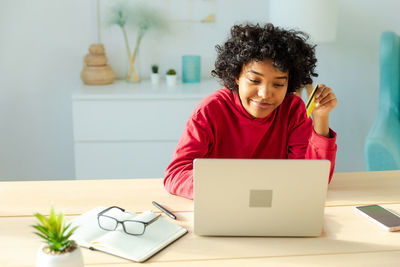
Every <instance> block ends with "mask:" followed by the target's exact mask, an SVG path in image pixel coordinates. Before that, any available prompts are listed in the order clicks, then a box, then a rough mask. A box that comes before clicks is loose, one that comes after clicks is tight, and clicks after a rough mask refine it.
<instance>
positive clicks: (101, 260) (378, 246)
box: [0, 171, 400, 267]
mask: <svg viewBox="0 0 400 267" xmlns="http://www.w3.org/2000/svg"><path fill="white" fill-rule="evenodd" d="M104 196H107V197H104ZM152 200H156V201H158V202H160V203H162V204H164V205H165V206H166V207H168V208H169V209H171V210H172V211H174V212H175V213H176V214H177V216H178V219H179V220H178V221H176V222H177V223H179V224H180V225H182V226H184V227H186V228H187V229H188V230H189V233H188V234H187V235H185V236H184V237H182V238H181V239H179V240H178V241H177V242H175V243H173V244H172V245H170V246H169V247H167V248H166V249H164V250H163V251H161V252H160V253H158V254H156V255H155V256H154V257H153V258H151V259H150V260H149V261H147V263H148V264H150V265H157V266H160V265H162V266H188V265H190V266H204V264H208V265H221V266H225V265H229V266H244V265H246V266H265V265H266V264H268V263H269V264H271V265H273V266H293V264H296V266H301V265H304V266H307V265H317V266H319V265H323V266H338V265H339V264H340V265H345V266H378V265H379V266H396V264H398V263H399V262H400V232H396V233H389V232H385V231H384V230H381V228H380V227H378V226H376V225H375V224H373V223H371V222H370V221H369V220H367V219H366V218H364V217H363V216H361V215H359V214H358V213H356V212H355V210H354V206H357V205H362V204H373V203H379V204H381V205H382V206H384V207H386V208H388V209H391V210H393V211H395V212H397V213H400V171H390V172H368V173H367V172H359V173H336V174H335V175H334V178H333V180H332V183H331V184H330V185H329V189H328V196H327V202H326V209H325V221H324V230H323V234H322V235H321V236H320V237H318V238H269V237H252V238H250V237H249V238H246V237H244V238H243V237H242V238H236V237H199V236H196V235H194V234H193V229H192V225H193V223H192V222H193V202H192V201H191V200H187V199H184V198H181V197H177V196H172V195H169V194H168V193H167V192H166V191H165V190H164V188H163V184H162V180H161V179H131V180H88V181H84V180H80V181H75V180H74V181H40V182H1V183H0V203H2V204H1V207H0V251H1V253H0V266H4V267H7V266H33V265H34V261H35V256H36V251H37V249H38V247H39V245H40V240H39V239H38V238H36V236H35V235H33V234H32V229H31V227H30V225H32V224H33V223H34V221H35V219H34V217H33V215H32V214H33V213H34V212H41V213H44V214H48V213H49V207H50V204H51V203H53V204H54V205H55V207H56V209H57V210H63V211H64V212H65V213H66V215H68V217H67V218H68V219H69V218H73V217H74V216H77V215H79V214H82V213H83V212H85V211H87V210H89V209H91V208H93V207H95V206H99V205H104V206H111V205H118V206H121V207H124V208H126V209H127V210H131V211H135V212H141V211H144V210H149V209H150V210H153V211H155V212H157V210H156V209H155V208H154V207H153V206H152V204H151V201H152ZM82 252H83V255H84V261H85V264H86V265H94V266H99V267H100V266H101V267H105V266H115V264H123V266H131V265H132V266H133V265H134V264H135V263H133V262H130V261H127V260H124V259H121V258H118V257H114V256H112V255H107V254H104V253H101V252H95V251H90V250H87V249H82ZM20 255H24V257H21V256H20Z"/></svg>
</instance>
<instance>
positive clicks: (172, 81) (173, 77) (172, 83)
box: [165, 75, 176, 86]
mask: <svg viewBox="0 0 400 267" xmlns="http://www.w3.org/2000/svg"><path fill="white" fill-rule="evenodd" d="M165 76H166V78H167V85H168V86H175V85H176V75H165Z"/></svg>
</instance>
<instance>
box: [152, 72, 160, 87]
mask: <svg viewBox="0 0 400 267" xmlns="http://www.w3.org/2000/svg"><path fill="white" fill-rule="evenodd" d="M150 78H151V84H153V85H157V84H158V83H159V82H160V74H158V73H152V74H151V76H150Z"/></svg>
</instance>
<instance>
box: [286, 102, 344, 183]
mask: <svg viewBox="0 0 400 267" xmlns="http://www.w3.org/2000/svg"><path fill="white" fill-rule="evenodd" d="M306 116H307V115H306V112H305V108H304V107H300V108H299V109H298V110H297V112H296V115H295V116H293V118H294V120H293V121H292V123H291V125H290V127H289V138H288V158H289V159H327V160H329V161H330V162H331V170H330V174H329V182H331V179H332V175H333V171H334V169H335V159H336V150H337V146H336V133H335V132H334V131H333V130H331V129H329V138H327V137H323V136H320V135H318V134H317V133H316V132H315V131H314V127H313V122H312V120H311V119H310V118H307V117H306Z"/></svg>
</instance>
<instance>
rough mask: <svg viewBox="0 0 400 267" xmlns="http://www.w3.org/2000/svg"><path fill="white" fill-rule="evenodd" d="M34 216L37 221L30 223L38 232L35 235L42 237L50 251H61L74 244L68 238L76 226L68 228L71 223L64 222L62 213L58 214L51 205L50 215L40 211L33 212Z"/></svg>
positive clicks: (68, 249) (67, 249)
mask: <svg viewBox="0 0 400 267" xmlns="http://www.w3.org/2000/svg"><path fill="white" fill-rule="evenodd" d="M35 217H36V218H37V219H38V220H39V223H38V224H36V225H32V227H33V228H35V229H36V230H37V231H38V232H35V234H36V235H38V236H39V237H41V238H42V239H44V242H45V243H47V245H48V249H49V250H50V252H56V253H63V252H68V251H70V250H71V247H73V246H76V244H75V242H74V241H72V240H69V237H70V236H71V235H72V234H73V233H74V231H75V230H76V229H77V228H78V226H76V227H74V228H72V229H69V228H70V227H71V223H69V224H67V225H66V224H65V219H64V214H63V213H59V214H58V215H57V214H56V212H55V211H54V207H53V206H51V211H50V216H49V217H48V218H47V217H45V216H43V215H42V214H40V213H35Z"/></svg>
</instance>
